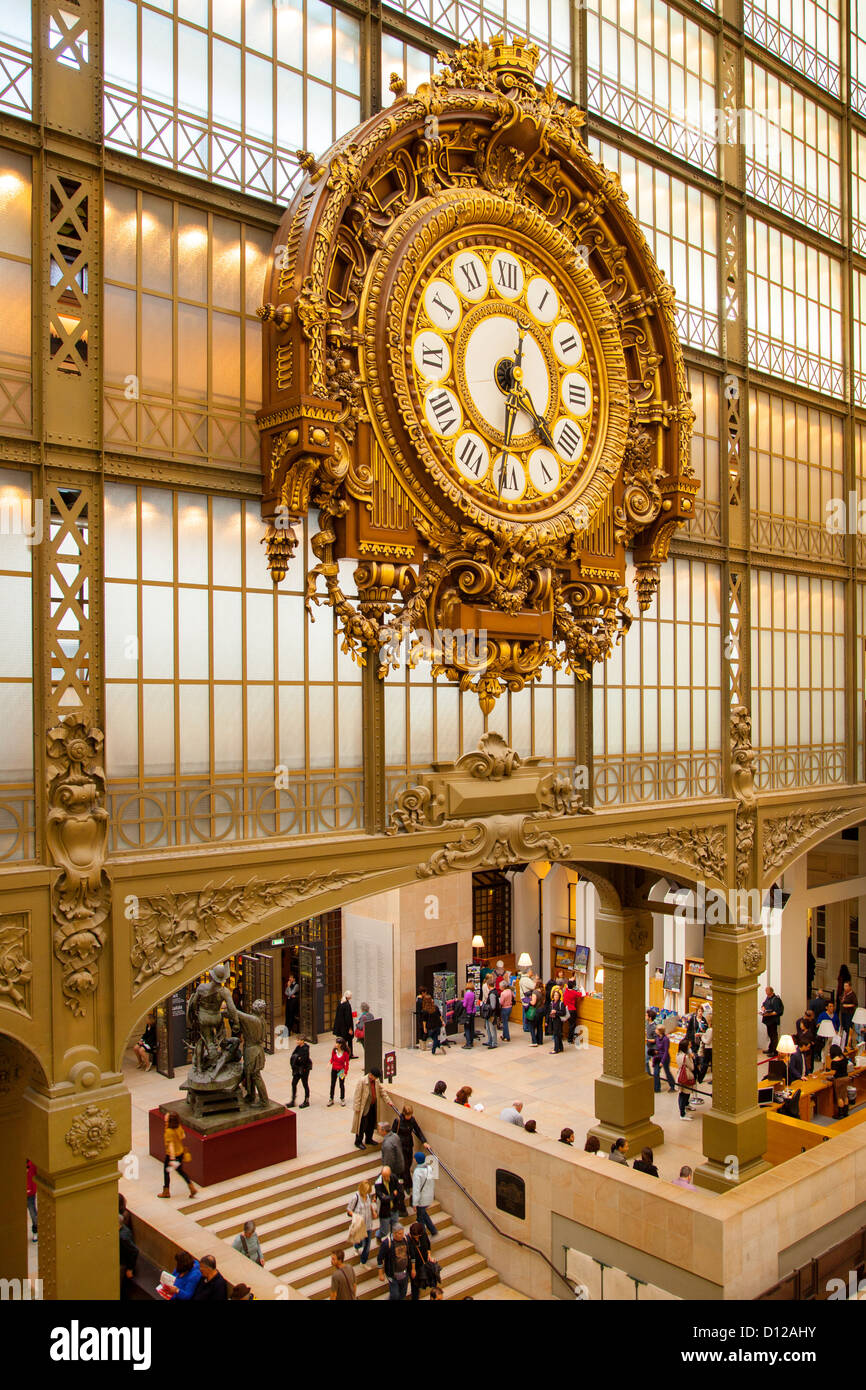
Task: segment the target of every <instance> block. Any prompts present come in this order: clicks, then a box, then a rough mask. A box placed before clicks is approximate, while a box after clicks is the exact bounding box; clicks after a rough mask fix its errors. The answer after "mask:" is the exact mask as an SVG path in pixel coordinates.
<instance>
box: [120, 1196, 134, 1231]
mask: <svg viewBox="0 0 866 1390" xmlns="http://www.w3.org/2000/svg"><path fill="white" fill-rule="evenodd" d="M117 1213H118V1215H119V1217H120V1219H121V1221H122V1222H123V1224H124V1226H128V1227H129V1229H130V1230H132V1212H131V1211H130V1210H129V1207H128V1206H127V1204H126V1198H125V1197H124V1195H123V1193H122V1192H118V1194H117Z"/></svg>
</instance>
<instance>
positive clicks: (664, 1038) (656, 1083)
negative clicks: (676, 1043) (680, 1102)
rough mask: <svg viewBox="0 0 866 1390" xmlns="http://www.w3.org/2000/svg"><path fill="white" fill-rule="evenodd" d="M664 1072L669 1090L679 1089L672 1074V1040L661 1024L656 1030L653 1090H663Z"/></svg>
mask: <svg viewBox="0 0 866 1390" xmlns="http://www.w3.org/2000/svg"><path fill="white" fill-rule="evenodd" d="M662 1071H664V1074H665V1078H666V1080H667V1083H668V1089H669V1090H670V1091H675V1090H676V1089H677V1087H676V1082H675V1081H674V1078H673V1074H672V1072H671V1040H670V1038H669V1037H668V1035H667V1033H666V1032H665V1030H664V1028H663V1027H662V1025H661V1024H659V1025H658V1027H657V1028H656V1042H655V1052H654V1054H653V1090H654V1091H655V1092H659V1091H660V1090H661V1088H662V1083H661V1075H660V1073H661V1072H662Z"/></svg>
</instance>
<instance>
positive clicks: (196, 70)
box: [177, 19, 208, 117]
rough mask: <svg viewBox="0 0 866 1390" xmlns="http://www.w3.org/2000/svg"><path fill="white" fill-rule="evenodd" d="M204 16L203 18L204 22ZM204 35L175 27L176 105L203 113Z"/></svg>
mask: <svg viewBox="0 0 866 1390" xmlns="http://www.w3.org/2000/svg"><path fill="white" fill-rule="evenodd" d="M206 23H207V19H205V24H206ZM207 72H208V61H207V34H201V33H199V32H198V30H196V29H190V28H189V26H188V25H186V24H179V25H178V26H177V104H178V106H179V107H180V109H181V110H182V111H190V112H192V114H193V115H196V116H205V117H206V116H207V113H208V90H207Z"/></svg>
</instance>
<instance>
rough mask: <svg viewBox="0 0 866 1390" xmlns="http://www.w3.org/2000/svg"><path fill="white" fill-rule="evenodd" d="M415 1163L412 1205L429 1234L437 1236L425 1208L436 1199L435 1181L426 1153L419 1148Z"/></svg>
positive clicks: (431, 1219) (436, 1231)
mask: <svg viewBox="0 0 866 1390" xmlns="http://www.w3.org/2000/svg"><path fill="white" fill-rule="evenodd" d="M415 1163H416V1165H417V1166H416V1168H415V1171H414V1173H413V1174H412V1205H413V1207H414V1208H415V1215H416V1216H417V1217H418V1220H419V1221H420V1222H421V1225H422V1226H425V1227H426V1228H427V1230H428V1231H429V1233H430V1235H431V1236H438V1234H439V1232H438V1230H437V1229H436V1227H435V1226H434V1224H433V1218H432V1217H431V1215H430V1213H429V1211H428V1210H427V1208H428V1207H429V1206H431V1205H432V1204H433V1202H434V1201H435V1200H436V1182H435V1179H434V1177H433V1174H432V1173H431V1171H430V1167H429V1164H428V1155H427V1154H425V1153H422V1152H421V1151H420V1150H419V1151H418V1153H416V1155H415Z"/></svg>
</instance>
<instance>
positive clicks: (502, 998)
mask: <svg viewBox="0 0 866 1390" xmlns="http://www.w3.org/2000/svg"><path fill="white" fill-rule="evenodd" d="M513 1008H514V990H513V989H512V988H511V985H510V984H509V983H508V979H507V977H506V979H505V980H503V982H502V987H501V989H500V991H499V1022H500V1024H501V1026H502V1041H503V1042H504V1043H507V1042H511V1033H510V1032H509V1029H508V1024H509V1021H510V1019H511V1010H512V1009H513Z"/></svg>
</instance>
